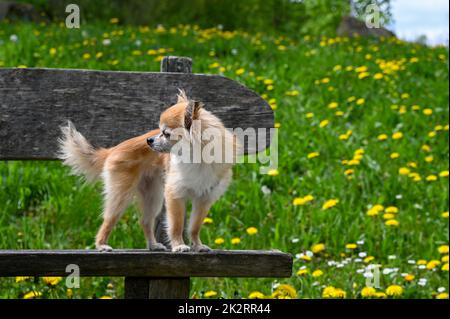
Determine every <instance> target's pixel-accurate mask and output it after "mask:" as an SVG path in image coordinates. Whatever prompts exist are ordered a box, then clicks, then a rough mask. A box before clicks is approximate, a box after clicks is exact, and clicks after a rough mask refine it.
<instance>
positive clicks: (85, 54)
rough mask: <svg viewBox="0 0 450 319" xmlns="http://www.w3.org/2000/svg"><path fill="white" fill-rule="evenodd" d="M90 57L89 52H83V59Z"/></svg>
mask: <svg viewBox="0 0 450 319" xmlns="http://www.w3.org/2000/svg"><path fill="white" fill-rule="evenodd" d="M90 58H91V54H90V53H83V59H84V60H89V59H90Z"/></svg>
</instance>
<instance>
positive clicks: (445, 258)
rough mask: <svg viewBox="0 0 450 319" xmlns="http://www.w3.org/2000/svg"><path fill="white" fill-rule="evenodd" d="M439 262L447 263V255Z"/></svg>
mask: <svg viewBox="0 0 450 319" xmlns="http://www.w3.org/2000/svg"><path fill="white" fill-rule="evenodd" d="M441 262H443V263H448V255H447V256H444V257H442V258H441Z"/></svg>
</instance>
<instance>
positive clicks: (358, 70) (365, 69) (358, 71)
mask: <svg viewBox="0 0 450 319" xmlns="http://www.w3.org/2000/svg"><path fill="white" fill-rule="evenodd" d="M367 70H368V68H367V66H365V65H364V66H360V67H357V68H356V69H355V72H357V73H362V72H367Z"/></svg>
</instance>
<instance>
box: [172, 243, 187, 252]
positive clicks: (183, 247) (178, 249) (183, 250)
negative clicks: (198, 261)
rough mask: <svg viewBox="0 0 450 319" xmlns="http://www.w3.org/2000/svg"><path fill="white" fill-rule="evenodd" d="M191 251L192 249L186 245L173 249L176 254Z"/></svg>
mask: <svg viewBox="0 0 450 319" xmlns="http://www.w3.org/2000/svg"><path fill="white" fill-rule="evenodd" d="M190 250H191V248H190V247H189V246H186V245H178V246H174V247H172V252H174V253H187V252H189V251H190Z"/></svg>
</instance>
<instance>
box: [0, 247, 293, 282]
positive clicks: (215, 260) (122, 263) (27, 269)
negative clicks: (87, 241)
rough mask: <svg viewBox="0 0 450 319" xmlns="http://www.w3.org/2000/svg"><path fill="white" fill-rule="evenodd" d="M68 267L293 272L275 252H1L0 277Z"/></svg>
mask: <svg viewBox="0 0 450 319" xmlns="http://www.w3.org/2000/svg"><path fill="white" fill-rule="evenodd" d="M69 264H75V265H78V266H79V267H80V276H82V277H90V276H118V277H158V278H187V277H268V278H270V277H273V278H278V277H279V278H281V277H290V276H291V274H292V256H291V255H289V254H285V253H281V252H278V251H238V250H234V251H220V250H215V251H212V252H209V253H201V254H200V253H161V252H149V251H148V250H115V251H112V252H99V251H95V250H0V277H11V276H67V275H68V273H66V271H65V270H66V266H67V265H69Z"/></svg>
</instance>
